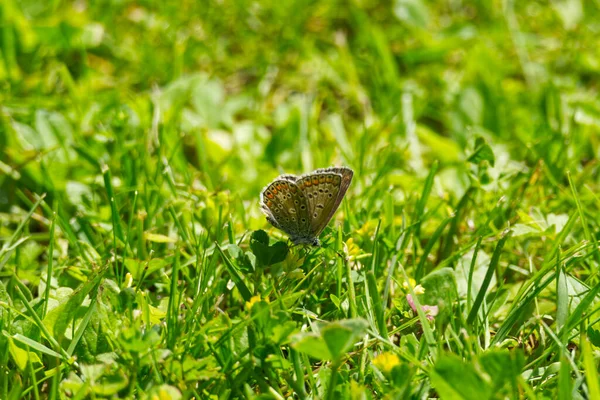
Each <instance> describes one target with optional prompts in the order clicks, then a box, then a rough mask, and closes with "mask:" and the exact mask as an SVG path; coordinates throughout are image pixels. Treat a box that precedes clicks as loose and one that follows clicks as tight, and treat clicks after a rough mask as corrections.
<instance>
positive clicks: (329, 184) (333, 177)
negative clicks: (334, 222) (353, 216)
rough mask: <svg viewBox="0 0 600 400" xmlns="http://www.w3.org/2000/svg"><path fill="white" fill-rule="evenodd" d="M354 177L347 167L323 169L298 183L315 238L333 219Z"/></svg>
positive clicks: (299, 180)
mask: <svg viewBox="0 0 600 400" xmlns="http://www.w3.org/2000/svg"><path fill="white" fill-rule="evenodd" d="M353 175H354V173H353V172H352V170H351V169H350V168H346V167H335V168H323V169H318V170H316V171H315V172H313V173H311V174H308V175H305V176H303V177H301V178H299V179H298V180H297V181H296V183H297V184H298V186H299V187H300V188H301V189H302V191H303V192H304V194H305V196H306V199H307V203H308V206H309V207H308V209H309V217H310V221H311V226H310V232H311V235H312V236H313V237H318V236H319V234H320V233H321V232H322V231H323V229H325V227H326V226H327V224H328V223H329V221H330V220H331V218H332V217H333V214H334V213H335V211H336V210H337V209H338V207H339V205H340V203H341V202H342V199H343V198H344V195H345V194H346V191H347V190H348V187H349V186H350V183H351V182H352V176H353Z"/></svg>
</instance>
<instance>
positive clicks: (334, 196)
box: [260, 167, 354, 246]
mask: <svg viewBox="0 0 600 400" xmlns="http://www.w3.org/2000/svg"><path fill="white" fill-rule="evenodd" d="M353 175H354V173H353V171H352V170H351V169H350V168H346V167H332V168H322V169H318V170H316V171H313V172H311V173H309V174H305V175H302V176H299V177H298V176H295V175H289V174H288V175H281V176H279V177H278V178H276V179H275V180H274V181H273V182H271V183H270V184H269V185H267V187H265V188H264V189H263V191H262V193H261V195H260V205H261V210H262V211H263V213H264V214H265V215H266V217H267V221H269V223H271V225H273V226H274V227H276V228H278V229H280V230H282V231H284V232H285V233H287V234H288V235H289V236H290V239H291V240H292V242H294V244H310V245H313V246H319V245H320V242H319V234H320V233H321V232H322V231H323V229H325V227H326V226H327V224H328V223H329V221H330V220H331V218H332V217H333V214H334V213H335V211H336V210H337V209H338V207H339V205H340V203H341V202H342V199H343V198H344V196H345V194H346V191H347V190H348V187H349V186H350V182H352V176H353Z"/></svg>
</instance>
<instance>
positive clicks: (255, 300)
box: [246, 294, 269, 311]
mask: <svg viewBox="0 0 600 400" xmlns="http://www.w3.org/2000/svg"><path fill="white" fill-rule="evenodd" d="M259 301H264V302H267V303H268V302H269V299H268V298H264V299H261V298H260V294H257V295H256V296H252V297H251V298H250V301H247V302H246V309H247V310H248V311H250V310H251V309H252V306H253V305H254V304H256V303H258V302H259Z"/></svg>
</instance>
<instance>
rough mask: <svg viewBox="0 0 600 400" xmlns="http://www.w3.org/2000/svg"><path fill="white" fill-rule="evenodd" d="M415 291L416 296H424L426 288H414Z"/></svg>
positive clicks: (418, 286) (419, 286)
mask: <svg viewBox="0 0 600 400" xmlns="http://www.w3.org/2000/svg"><path fill="white" fill-rule="evenodd" d="M413 290H414V291H415V294H423V293H425V288H424V287H423V286H421V285H417V286H415V287H414V289H413Z"/></svg>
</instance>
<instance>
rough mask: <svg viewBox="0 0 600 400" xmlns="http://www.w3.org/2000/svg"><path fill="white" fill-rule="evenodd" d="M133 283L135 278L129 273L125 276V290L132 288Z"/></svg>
mask: <svg viewBox="0 0 600 400" xmlns="http://www.w3.org/2000/svg"><path fill="white" fill-rule="evenodd" d="M132 283H133V276H131V274H130V273H129V272H128V273H127V274H125V282H123V288H130V287H131V284H132Z"/></svg>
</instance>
